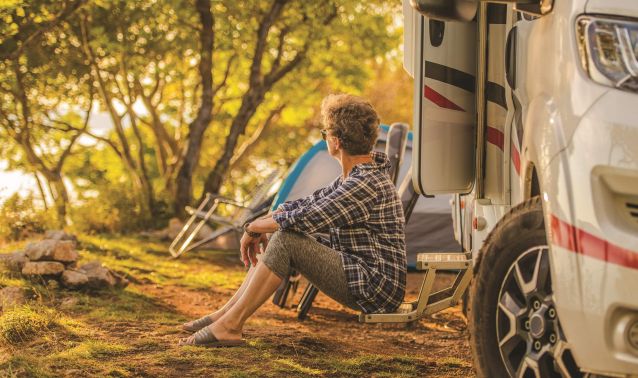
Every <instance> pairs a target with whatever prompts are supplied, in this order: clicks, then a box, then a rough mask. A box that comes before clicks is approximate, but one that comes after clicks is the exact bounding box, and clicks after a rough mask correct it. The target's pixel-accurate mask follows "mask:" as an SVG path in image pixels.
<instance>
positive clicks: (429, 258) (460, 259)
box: [359, 252, 472, 323]
mask: <svg viewBox="0 0 638 378" xmlns="http://www.w3.org/2000/svg"><path fill="white" fill-rule="evenodd" d="M417 269H418V270H423V271H425V274H424V276H423V283H422V284H421V291H420V292H419V297H418V299H417V300H416V301H414V302H404V303H402V304H401V306H399V308H398V309H397V311H396V312H394V313H388V314H364V313H361V314H359V321H360V322H362V323H406V322H413V321H415V320H418V319H420V318H422V317H423V316H425V315H429V314H433V313H435V312H438V311H441V310H445V309H446V308H448V307H452V306H456V305H457V304H458V303H459V301H460V300H461V297H462V296H463V293H465V290H466V289H467V287H468V286H469V284H470V281H471V279H472V259H471V254H470V253H467V254H466V253H460V252H449V253H419V254H418V255H417ZM437 270H457V271H458V274H457V276H456V279H455V280H454V283H453V284H452V286H450V287H448V288H445V289H443V290H440V291H438V292H436V293H433V292H432V288H433V287H434V280H435V278H436V273H437Z"/></svg>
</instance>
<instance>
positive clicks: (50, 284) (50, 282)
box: [47, 280, 60, 290]
mask: <svg viewBox="0 0 638 378" xmlns="http://www.w3.org/2000/svg"><path fill="white" fill-rule="evenodd" d="M47 287H48V288H49V289H52V290H56V289H59V288H60V283H59V282H58V281H56V280H48V281H47Z"/></svg>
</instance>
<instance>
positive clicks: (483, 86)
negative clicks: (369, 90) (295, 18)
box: [362, 0, 638, 377]
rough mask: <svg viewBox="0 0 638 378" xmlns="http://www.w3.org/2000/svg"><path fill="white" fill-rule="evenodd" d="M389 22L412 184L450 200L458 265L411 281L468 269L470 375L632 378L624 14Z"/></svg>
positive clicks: (559, 10)
mask: <svg viewBox="0 0 638 378" xmlns="http://www.w3.org/2000/svg"><path fill="white" fill-rule="evenodd" d="M404 18H405V62H404V63H405V68H406V70H407V71H408V72H409V73H410V74H411V75H412V76H413V77H414V83H415V89H414V90H415V92H414V93H415V120H414V131H415V136H414V148H413V158H412V161H413V169H414V171H413V180H414V181H413V183H414V186H415V188H416V190H417V191H418V192H420V193H422V194H428V195H436V194H442V193H453V194H455V197H454V198H455V199H454V201H453V207H454V211H453V213H454V227H455V235H456V238H457V239H458V241H459V242H460V243H461V244H462V246H463V248H464V250H465V251H466V252H467V253H466V255H465V260H464V259H463V256H452V254H441V256H439V257H438V258H437V257H432V256H430V257H424V258H423V261H422V264H421V266H422V268H424V269H437V268H438V269H444V268H450V267H452V266H456V267H459V269H461V268H462V266H463V265H462V263H463V262H464V263H465V266H470V267H471V266H473V278H472V281H471V282H472V283H471V289H470V292H469V299H470V301H469V302H470V303H469V306H468V320H469V324H470V338H471V344H472V351H473V356H474V360H475V366H476V369H477V372H478V373H479V375H481V376H485V377H504V376H516V377H554V376H580V375H585V374H591V375H603V376H623V377H624V376H634V375H635V376H638V1H636V0H554V1H552V0H536V1H529V0H526V1H500V2H499V3H491V2H483V1H478V0H412V1H411V2H408V1H404ZM435 260H436V261H435ZM444 262H445V263H446V264H448V265H445V264H442V263H444ZM437 264H438V265H437ZM441 264H442V265H441ZM471 269H472V268H468V270H471ZM459 276H462V275H459ZM426 277H427V276H426ZM425 281H427V279H426V280H425ZM425 281H424V288H425V289H429V288H430V287H431V286H429V285H430V283H428V282H425ZM467 282H469V278H467V277H465V276H463V279H462V280H460V281H458V282H457V284H455V287H452V288H451V290H450V291H448V292H447V293H443V294H449V295H448V297H451V300H450V301H448V302H445V303H443V302H442V301H441V298H442V297H441V296H440V295H439V296H437V295H436V294H438V293H435V294H430V292H429V291H426V294H427V297H429V299H428V298H426V299H422V300H421V301H419V302H418V303H417V302H414V303H411V304H409V305H408V306H407V308H406V309H404V314H403V315H401V314H383V315H369V316H364V315H362V321H368V322H383V321H410V320H413V319H415V318H418V317H420V316H422V314H424V313H428V311H429V312H433V311H436V310H440V309H441V308H443V306H444V305H445V304H447V305H450V304H455V303H457V301H458V299H459V296H460V295H461V294H462V292H463V291H464V289H465V287H467ZM459 288H460V289H459ZM457 289H458V290H457ZM421 302H425V303H421ZM405 314H408V315H405Z"/></svg>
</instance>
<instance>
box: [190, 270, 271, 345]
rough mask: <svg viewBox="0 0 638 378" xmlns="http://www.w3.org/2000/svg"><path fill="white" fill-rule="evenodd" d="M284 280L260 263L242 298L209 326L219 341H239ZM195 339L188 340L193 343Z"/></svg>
mask: <svg viewBox="0 0 638 378" xmlns="http://www.w3.org/2000/svg"><path fill="white" fill-rule="evenodd" d="M281 281H282V279H281V278H279V276H277V275H276V274H275V273H273V272H272V271H271V270H270V268H268V267H267V266H266V265H264V264H263V263H261V262H260V263H258V264H257V267H256V268H255V272H254V273H253V276H252V279H251V280H250V283H249V284H248V285H247V287H246V289H245V290H244V292H243V294H242V295H241V297H240V298H239V299H238V300H237V301H236V302H235V303H234V305H232V306H230V308H229V309H228V310H227V311H226V312H225V313H224V314H223V315H222V316H221V317H220V318H218V319H217V320H216V321H215V323H213V324H211V325H210V326H208V328H209V329H210V330H211V332H212V333H213V335H215V337H216V338H217V339H218V340H239V339H241V336H242V328H243V327H244V323H246V320H247V319H248V318H249V317H250V316H251V315H252V314H253V313H254V312H255V311H257V309H258V308H259V307H261V305H262V304H264V302H265V301H266V300H267V299H268V298H269V297H270V296H271V295H272V294H273V293H274V292H275V290H277V287H279V285H280V284H281ZM193 341H194V338H193V337H191V338H189V339H188V340H186V343H187V344H189V343H192V342H193Z"/></svg>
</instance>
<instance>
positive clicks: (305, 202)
mask: <svg viewBox="0 0 638 378" xmlns="http://www.w3.org/2000/svg"><path fill="white" fill-rule="evenodd" d="M372 160H373V161H372V162H371V163H364V164H357V165H356V166H355V167H353V169H352V171H351V172H350V174H349V175H348V177H347V178H345V179H343V178H342V177H341V176H339V177H338V178H337V179H336V180H335V181H333V182H332V184H330V185H329V186H327V187H325V188H322V189H319V190H317V191H315V192H314V193H313V194H311V195H310V196H308V197H305V198H301V199H298V200H295V201H290V202H285V203H283V204H281V205H279V207H278V210H280V212H278V213H274V214H273V219H274V220H275V221H276V222H277V223H278V224H279V227H280V229H281V230H291V231H297V232H303V233H306V234H314V233H318V232H324V233H326V232H327V233H329V235H330V241H329V243H326V242H325V241H324V244H326V245H328V246H329V247H331V248H332V249H334V250H336V251H338V252H340V255H341V259H342V262H343V267H344V269H345V273H346V280H347V283H348V290H349V292H350V294H351V295H352V296H353V297H354V298H355V299H356V301H357V304H358V305H359V306H361V309H362V310H363V312H365V313H385V312H393V311H395V310H396V309H397V308H398V307H399V305H400V304H401V302H402V301H403V297H404V295H405V281H406V270H407V261H406V252H405V219H404V217H403V207H402V205H401V201H400V200H399V197H398V194H397V192H396V188H395V186H394V184H393V183H392V181H391V179H390V176H389V174H388V171H389V168H390V162H389V161H388V159H387V156H386V155H385V154H384V153H381V152H373V153H372ZM319 242H322V240H319Z"/></svg>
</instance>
